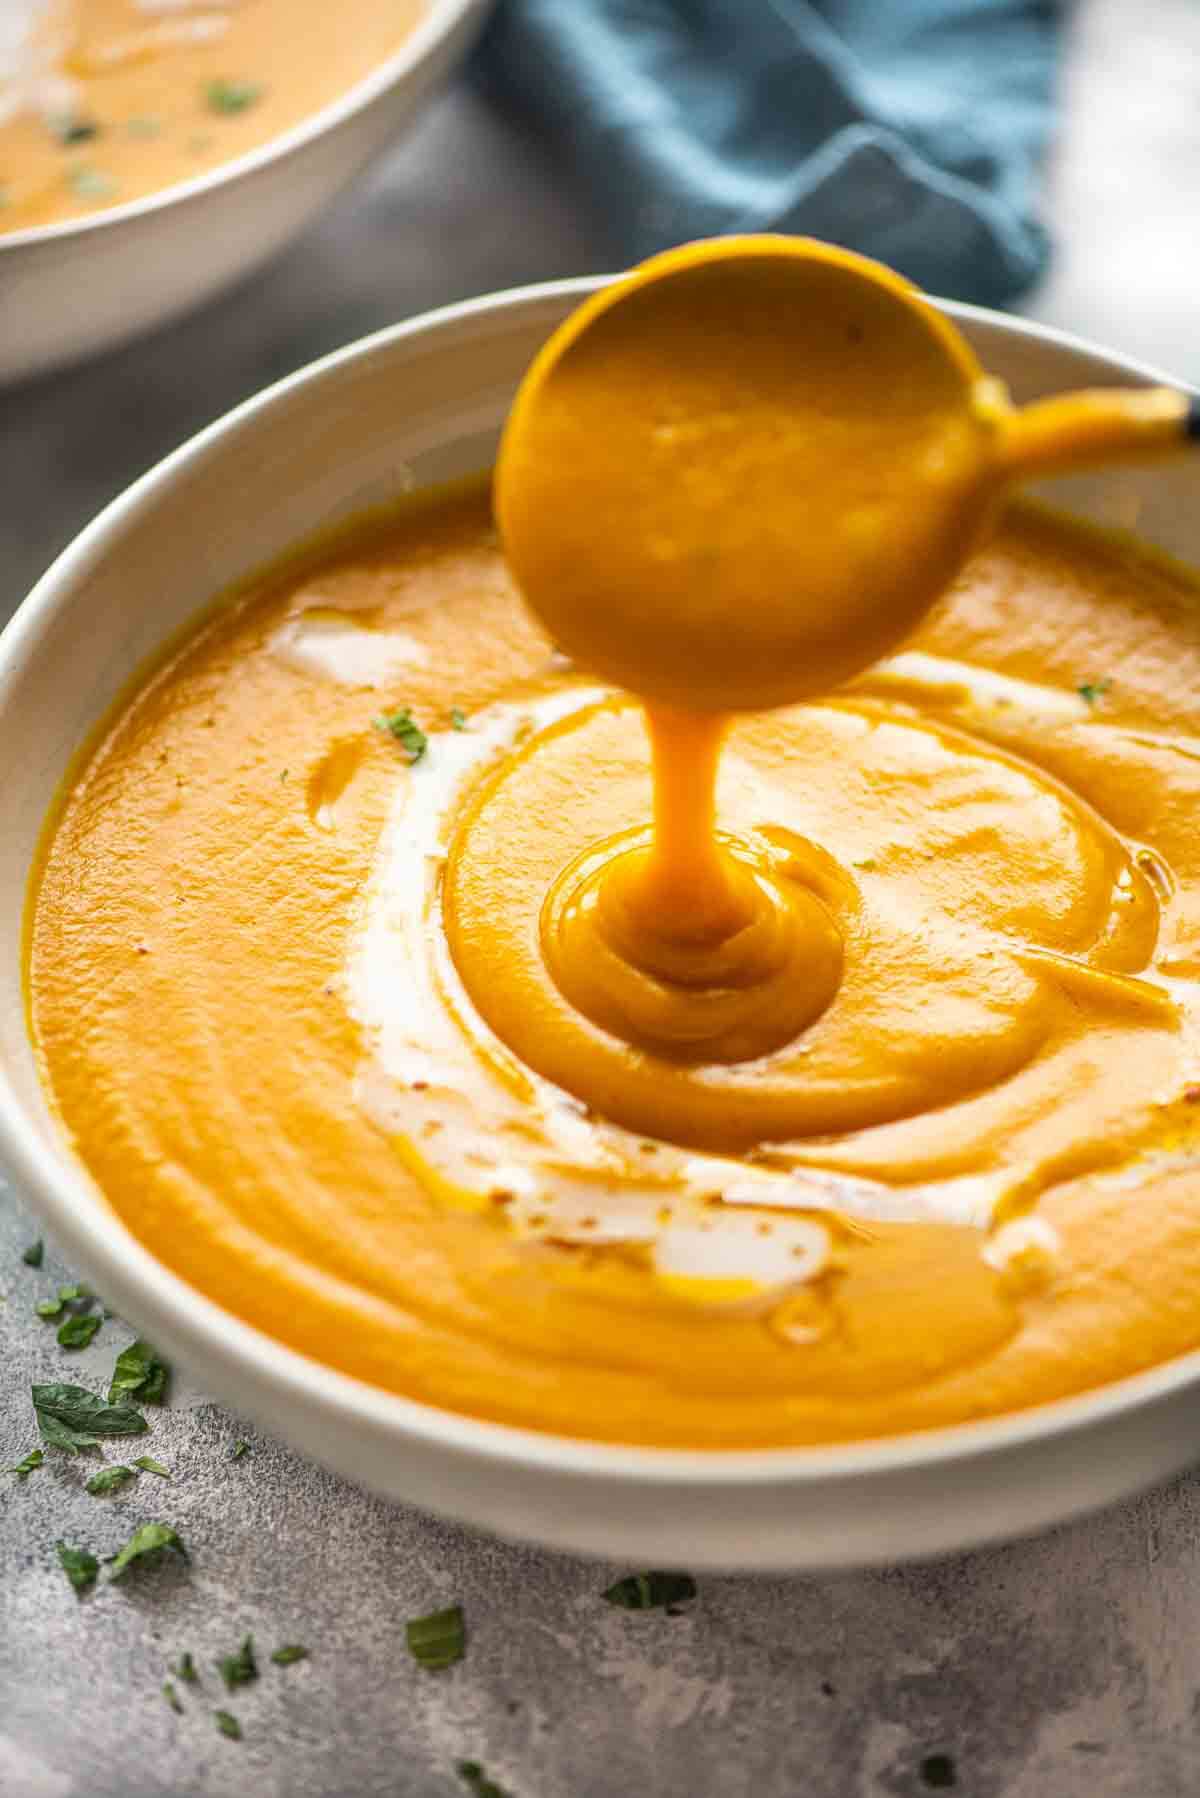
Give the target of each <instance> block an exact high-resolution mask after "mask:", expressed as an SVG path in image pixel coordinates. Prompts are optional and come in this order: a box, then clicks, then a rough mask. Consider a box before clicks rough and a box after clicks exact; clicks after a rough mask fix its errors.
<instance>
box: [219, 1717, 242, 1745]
mask: <svg viewBox="0 0 1200 1798" xmlns="http://www.w3.org/2000/svg"><path fill="white" fill-rule="evenodd" d="M213 1716H214V1717H215V1718H216V1720H217V1728H218V1729H219V1730H220V1732H221V1734H222V1735H223V1736H228V1737H229V1740H230V1741H231V1742H240V1741H241V1739H242V1726H241V1724H240V1723H239V1722H238V1720H237V1718H236V1717H235V1716H234V1715H233V1713H232V1711H214V1712H213Z"/></svg>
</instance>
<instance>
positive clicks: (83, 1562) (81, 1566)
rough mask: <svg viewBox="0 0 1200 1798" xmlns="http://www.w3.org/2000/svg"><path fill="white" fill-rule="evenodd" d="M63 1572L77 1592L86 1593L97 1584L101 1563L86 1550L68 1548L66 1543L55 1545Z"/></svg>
mask: <svg viewBox="0 0 1200 1798" xmlns="http://www.w3.org/2000/svg"><path fill="white" fill-rule="evenodd" d="M54 1547H55V1550H56V1552H57V1554H58V1558H59V1561H60V1563H61V1565H62V1570H63V1572H64V1573H65V1574H66V1576H67V1578H68V1579H69V1580H70V1582H71V1584H72V1585H73V1586H74V1588H75V1590H76V1591H77V1592H86V1591H87V1589H88V1587H89V1586H91V1585H94V1584H95V1581H96V1575H97V1574H98V1573H99V1571H100V1563H99V1561H98V1560H97V1559H96V1557H95V1555H92V1554H89V1553H88V1551H87V1549H86V1548H68V1546H67V1544H66V1543H65V1542H56V1543H55V1544H54Z"/></svg>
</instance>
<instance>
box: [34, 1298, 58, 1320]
mask: <svg viewBox="0 0 1200 1798" xmlns="http://www.w3.org/2000/svg"><path fill="white" fill-rule="evenodd" d="M34 1310H35V1311H36V1312H37V1314H38V1316H39V1317H61V1316H62V1314H63V1312H64V1311H65V1310H66V1306H65V1305H64V1304H63V1302H62V1300H61V1299H39V1300H38V1302H37V1304H36V1305H35V1306H34Z"/></svg>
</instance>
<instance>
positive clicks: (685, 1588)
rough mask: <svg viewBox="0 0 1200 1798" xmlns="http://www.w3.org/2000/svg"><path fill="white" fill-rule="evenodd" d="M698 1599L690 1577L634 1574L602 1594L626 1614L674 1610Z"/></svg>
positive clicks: (665, 1574) (684, 1575) (666, 1574)
mask: <svg viewBox="0 0 1200 1798" xmlns="http://www.w3.org/2000/svg"><path fill="white" fill-rule="evenodd" d="M695 1596H696V1582H695V1580H694V1579H693V1578H692V1576H691V1574H690V1573H631V1574H629V1575H628V1577H627V1578H625V1579H619V1580H618V1581H617V1582H616V1584H615V1585H612V1586H610V1587H609V1588H608V1590H607V1592H603V1593H602V1594H601V1597H602V1598H604V1599H605V1600H606V1601H607V1603H609V1604H615V1605H616V1606H617V1607H618V1608H619V1609H620V1610H622V1611H657V1610H673V1609H674V1608H675V1606H676V1605H681V1604H687V1603H688V1602H689V1601H690V1600H691V1599H693V1598H695Z"/></svg>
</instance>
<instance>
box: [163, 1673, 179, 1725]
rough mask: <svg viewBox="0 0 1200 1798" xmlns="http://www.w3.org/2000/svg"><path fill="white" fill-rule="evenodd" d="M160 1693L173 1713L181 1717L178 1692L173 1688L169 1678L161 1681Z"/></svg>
mask: <svg viewBox="0 0 1200 1798" xmlns="http://www.w3.org/2000/svg"><path fill="white" fill-rule="evenodd" d="M162 1694H163V1697H164V1698H165V1699H166V1701H167V1703H168V1704H169V1705H170V1707H171V1709H172V1710H173V1711H174V1712H175V1714H176V1715H177V1716H179V1717H182V1716H183V1705H182V1704H181V1703H180V1701H179V1693H178V1692H177V1691H176V1690H175V1688H174V1686H173V1685H172V1684H171V1682H170V1680H169V1679H166V1680H164V1681H163V1689H162Z"/></svg>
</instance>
